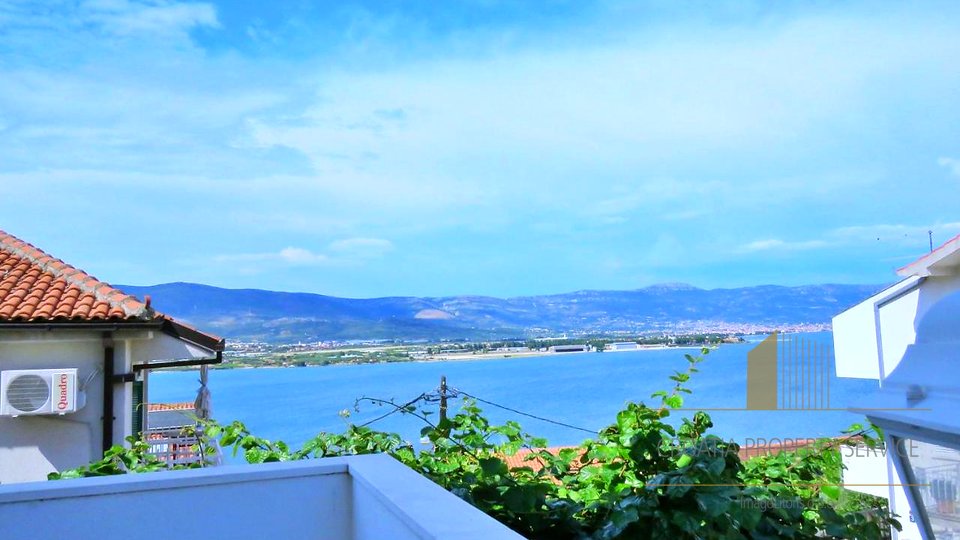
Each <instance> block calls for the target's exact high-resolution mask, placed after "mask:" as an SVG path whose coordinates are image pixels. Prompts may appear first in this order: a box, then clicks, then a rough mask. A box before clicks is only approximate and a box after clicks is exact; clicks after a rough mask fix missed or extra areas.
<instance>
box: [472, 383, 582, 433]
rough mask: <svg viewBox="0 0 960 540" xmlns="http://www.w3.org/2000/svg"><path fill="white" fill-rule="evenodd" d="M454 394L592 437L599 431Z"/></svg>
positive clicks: (484, 400)
mask: <svg viewBox="0 0 960 540" xmlns="http://www.w3.org/2000/svg"><path fill="white" fill-rule="evenodd" d="M454 392H457V393H459V394H463V395H464V396H467V397H468V398H471V399H475V400H477V401H479V402H481V403H486V404H487V405H490V406H493V407H498V408H500V409H503V410H505V411H510V412H512V413H516V414H519V415H522V416H526V417H529V418H533V419H535V420H540V421H541V422H547V423H550V424H555V425H558V426H563V427H566V428H570V429H576V430H578V431H583V432H584V433H589V434H591V435H596V434H597V430H594V429H587V428H583V427H580V426H574V425H572V424H568V423H566V422H560V421H558V420H551V419H549V418H544V417H542V416H537V415H535V414H530V413H526V412H523V411H518V410H517V409H514V408H513V407H507V406H506V405H501V404H499V403H494V402H492V401H490V400H486V399H483V398H481V397H477V396H474V395H473V394H468V393H466V392H464V391H463V390H457V389H454Z"/></svg>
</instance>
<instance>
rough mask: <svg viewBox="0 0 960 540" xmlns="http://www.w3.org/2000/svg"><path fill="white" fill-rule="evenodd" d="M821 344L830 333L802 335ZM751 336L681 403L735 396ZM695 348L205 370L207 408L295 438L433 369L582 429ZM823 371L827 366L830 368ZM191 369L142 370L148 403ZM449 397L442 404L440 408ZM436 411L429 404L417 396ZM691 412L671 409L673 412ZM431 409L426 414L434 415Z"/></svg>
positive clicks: (818, 427)
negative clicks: (210, 399)
mask: <svg viewBox="0 0 960 540" xmlns="http://www.w3.org/2000/svg"><path fill="white" fill-rule="evenodd" d="M803 335H804V336H805V337H809V338H813V339H816V340H817V341H822V342H825V343H830V342H832V336H831V334H830V333H819V334H803ZM755 344H756V342H752V343H743V344H730V345H722V346H720V347H719V348H718V349H716V350H713V351H711V352H710V354H709V355H707V359H706V361H704V362H703V363H701V364H700V373H696V374H694V376H693V378H692V380H691V382H690V383H689V387H690V388H691V389H692V390H693V394H691V395H689V396H687V402H686V403H685V404H684V406H685V407H703V408H729V407H745V406H746V359H747V352H748V351H749V350H750V349H751V348H752V347H753V346H754V345H755ZM697 352H698V351H697V350H696V349H663V350H646V351H630V352H618V353H603V354H598V353H571V354H556V355H550V356H543V357H534V358H507V359H496V360H475V361H457V362H408V363H398V364H371V365H342V366H326V367H307V368H285V369H234V370H212V371H211V373H210V383H209V387H210V389H211V391H212V394H213V414H214V417H215V418H216V419H217V420H219V421H221V422H229V421H232V420H235V419H236V420H241V421H243V422H244V423H245V424H246V425H247V426H248V427H249V428H250V430H251V431H252V432H253V433H254V434H256V435H258V436H261V437H265V438H268V439H271V440H283V441H286V442H288V443H290V444H292V445H300V444H302V443H303V442H304V441H306V440H307V439H309V438H311V437H312V436H313V435H315V434H316V433H318V432H320V431H332V432H340V431H342V430H343V428H344V426H345V422H344V420H343V419H341V418H340V416H339V412H340V411H341V410H343V409H350V411H351V418H350V420H351V421H352V422H354V423H357V424H360V423H363V422H366V421H368V420H372V419H374V418H376V417H377V416H380V415H382V414H383V413H385V412H387V409H385V408H382V407H377V406H374V405H371V404H369V403H366V404H362V405H361V407H360V412H359V413H357V412H355V411H354V410H353V407H354V400H355V399H356V398H359V397H362V396H368V397H376V398H387V399H389V398H393V399H395V401H397V402H405V401H408V400H410V399H412V398H414V397H416V396H418V395H419V394H420V393H422V392H430V391H433V390H435V389H436V388H437V386H438V384H439V380H440V376H441V375H446V376H447V380H448V384H449V386H451V387H453V388H459V389H462V390H463V391H465V392H467V393H470V394H473V395H475V396H477V397H480V398H483V399H486V400H489V401H492V402H495V403H498V404H501V405H505V406H508V407H511V408H514V409H517V410H520V411H524V412H529V413H531V414H535V415H537V416H541V417H545V418H549V419H554V420H558V421H562V422H565V423H567V424H572V425H575V426H580V427H583V428H587V429H592V430H599V429H601V428H602V427H604V426H607V425H609V424H611V423H613V421H614V419H615V415H616V413H617V411H618V410H620V409H621V408H622V407H623V405H624V404H625V403H626V402H627V401H646V402H647V403H648V404H656V403H658V401H657V400H654V399H651V398H650V394H652V393H653V392H656V391H657V390H666V389H669V388H670V384H671V381H670V380H669V379H668V378H667V377H668V376H669V375H670V374H671V373H672V372H673V371H674V370H683V369H685V368H686V360H685V359H684V354H685V353H691V354H696V353H697ZM831 373H833V371H832V370H831ZM197 386H198V384H197V373H196V372H189V371H180V372H165V373H153V374H151V376H150V389H149V392H150V395H149V400H150V401H151V402H176V401H192V400H193V399H194V397H195V395H196V389H197ZM876 388H877V383H876V381H870V380H863V379H840V378H837V377H836V376H835V375H833V376H832V380H831V381H830V390H831V403H832V407H836V408H843V407H847V406H849V405H850V404H851V403H853V401H854V399H855V398H856V397H858V396H862V395H864V394H865V393H867V392H870V391H872V390H875V389H876ZM458 405H459V400H453V401H452V402H451V411H453V410H455V409H456V407H457V406H458ZM480 405H481V407H482V408H483V409H484V410H485V412H486V413H487V414H488V416H489V418H490V419H491V420H492V421H493V422H497V423H500V422H503V421H505V420H508V419H512V420H517V421H519V422H520V424H521V425H522V426H523V427H524V429H525V430H526V431H528V432H530V433H532V434H533V435H536V436H540V437H546V438H547V440H548V441H549V443H550V445H551V446H561V445H573V444H577V443H579V442H581V441H582V440H583V439H584V438H588V437H589V434H587V433H584V432H581V431H577V430H573V429H570V428H568V427H563V426H558V425H554V424H550V423H546V422H543V421H540V420H535V419H532V418H527V417H523V416H518V415H516V414H515V413H512V412H509V411H505V410H502V409H499V408H495V407H492V406H489V405H485V404H482V403H481V404H480ZM429 406H430V407H432V408H433V409H432V410H434V411H436V404H431V405H429ZM692 414H693V413H692V411H689V412H687V411H684V412H675V413H674V415H673V416H674V418H679V417H680V416H681V415H683V416H690V415H692ZM709 414H710V415H711V417H712V418H713V420H714V423H715V427H714V428H713V430H712V432H713V433H714V434H716V435H719V436H721V437H723V438H724V439H731V438H732V439H734V440H735V441H737V442H738V443H739V444H744V442H750V440H751V439H758V438H767V439H769V438H774V437H776V438H807V437H828V436H835V435H839V434H840V433H841V431H842V430H843V429H844V428H846V427H847V426H849V425H850V424H852V423H854V422H860V421H862V417H861V416H858V415H855V414H852V413H847V412H844V411H709ZM435 417H436V416H435V415H434V418H435ZM372 427H375V428H377V429H380V430H384V431H394V432H398V433H400V434H401V435H403V436H404V438H406V439H407V440H410V441H414V442H416V441H417V440H418V439H419V438H420V436H419V433H420V428H421V427H423V425H422V423H421V422H420V420H418V419H416V418H412V417H408V416H403V415H400V414H394V415H392V416H390V417H388V418H385V419H383V420H381V421H379V422H377V423H375V424H373V426H372Z"/></svg>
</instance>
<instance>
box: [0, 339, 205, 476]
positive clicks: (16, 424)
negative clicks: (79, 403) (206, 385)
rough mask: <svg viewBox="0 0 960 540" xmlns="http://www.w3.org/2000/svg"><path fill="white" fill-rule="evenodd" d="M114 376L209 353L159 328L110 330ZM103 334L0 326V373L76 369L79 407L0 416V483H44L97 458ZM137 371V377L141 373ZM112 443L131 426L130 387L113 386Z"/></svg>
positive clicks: (100, 437)
mask: <svg viewBox="0 0 960 540" xmlns="http://www.w3.org/2000/svg"><path fill="white" fill-rule="evenodd" d="M111 335H112V340H113V348H114V355H113V359H114V365H113V371H114V373H115V374H130V375H131V376H133V374H134V366H142V365H145V364H151V363H155V362H158V361H168V360H170V361H173V360H185V359H198V358H210V357H213V356H215V355H216V353H215V352H214V351H212V350H209V349H205V348H203V347H200V346H197V345H194V344H192V343H189V342H187V341H184V340H181V339H178V338H175V337H172V336H170V335H167V334H165V333H163V332H161V331H159V330H118V331H114V332H112V333H111ZM104 347H105V345H104V336H103V332H102V331H92V330H86V331H85V330H80V329H71V330H68V329H55V330H46V329H43V330H41V329H37V330H27V329H23V330H12V329H0V371H6V370H22V369H49V368H76V369H77V370H78V376H77V383H78V385H81V386H82V388H81V390H82V391H83V392H84V394H85V397H86V404H85V406H84V407H83V408H82V409H80V410H78V411H77V412H75V413H72V414H66V415H63V416H59V415H38V416H18V417H10V416H0V484H8V483H14V482H28V481H36V480H44V479H46V477H47V474H48V473H50V472H54V471H61V470H65V469H71V468H74V467H78V466H80V465H85V464H88V463H90V462H92V461H96V460H98V459H100V458H101V457H102V455H103V448H102V445H103V431H104V429H103V421H102V417H103V412H104V411H103V403H104V392H103V385H104ZM146 373H147V371H145V370H143V371H142V374H141V375H140V377H141V378H143V377H145V376H146ZM113 411H114V413H113V416H114V420H113V437H112V443H113V444H122V443H123V442H124V438H125V437H127V436H129V435H131V434H132V432H131V430H132V426H133V422H132V420H133V391H132V384H131V383H130V382H116V383H114V384H113Z"/></svg>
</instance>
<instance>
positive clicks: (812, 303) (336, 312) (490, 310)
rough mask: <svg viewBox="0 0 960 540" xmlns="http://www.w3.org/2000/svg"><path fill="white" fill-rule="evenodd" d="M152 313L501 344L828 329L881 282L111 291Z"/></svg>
mask: <svg viewBox="0 0 960 540" xmlns="http://www.w3.org/2000/svg"><path fill="white" fill-rule="evenodd" d="M117 287H118V288H120V289H122V290H124V291H126V292H127V293H128V294H132V295H134V296H137V297H139V298H141V299H143V298H144V296H146V295H149V296H150V297H151V298H152V305H153V306H154V307H155V308H156V309H157V310H158V311H161V312H163V313H166V314H168V315H171V316H173V317H176V318H177V319H179V320H182V321H184V322H187V323H190V324H193V325H195V326H197V327H199V328H201V329H203V330H206V331H209V332H212V333H218V334H220V335H222V336H225V337H227V338H229V339H234V340H243V341H250V340H259V341H267V342H274V343H281V342H296V341H321V340H324V341H326V340H364V339H396V340H405V341H413V340H423V339H426V340H437V339H505V338H524V337H536V336H546V335H556V334H557V333H562V332H590V333H606V332H617V331H624V332H635V333H642V332H654V331H668V332H678V331H684V330H686V331H688V332H689V331H702V330H705V329H718V330H719V329H724V328H727V329H736V328H745V329H748V328H750V327H761V328H780V327H786V326H791V325H803V324H828V323H829V322H830V319H831V318H832V317H833V316H834V315H836V314H837V313H839V312H840V311H843V310H844V309H846V308H847V307H849V306H852V305H854V304H856V303H857V302H859V301H861V300H862V299H864V298H866V297H867V296H869V295H871V294H873V293H874V292H876V291H877V290H879V289H880V288H881V287H882V286H879V285H830V284H827V285H806V286H797V287H784V286H776V285H761V286H754V287H742V288H732V289H701V288H697V287H693V286H690V285H686V284H661V285H654V286H650V287H646V288H643V289H636V290H628V291H599V290H597V291H594V290H586V291H577V292H571V293H565V294H552V295H541V296H521V297H513V298H495V297H489V296H447V297H407V296H397V297H384V298H368V299H354V298H339V297H335V296H325V295H321V294H312V293H290V292H277V291H267V290H259V289H223V288H219V287H212V286H209V285H200V284H194V283H166V284H162V285H152V286H133V285H118V286H117Z"/></svg>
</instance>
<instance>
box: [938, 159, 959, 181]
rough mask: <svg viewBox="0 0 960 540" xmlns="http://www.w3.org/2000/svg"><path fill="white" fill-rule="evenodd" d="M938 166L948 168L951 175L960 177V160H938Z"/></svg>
mask: <svg viewBox="0 0 960 540" xmlns="http://www.w3.org/2000/svg"><path fill="white" fill-rule="evenodd" d="M937 165H940V166H941V167H944V168H946V169H947V170H948V171H950V174H952V175H954V176H957V177H960V159H954V158H948V157H942V158H940V159H938V160H937Z"/></svg>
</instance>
